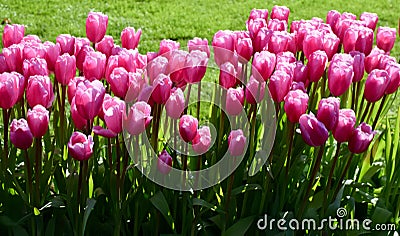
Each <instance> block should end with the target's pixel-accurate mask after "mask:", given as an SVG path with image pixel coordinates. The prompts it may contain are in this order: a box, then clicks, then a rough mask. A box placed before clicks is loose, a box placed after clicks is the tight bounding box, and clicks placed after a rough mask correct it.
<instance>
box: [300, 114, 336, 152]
mask: <svg viewBox="0 0 400 236" xmlns="http://www.w3.org/2000/svg"><path fill="white" fill-rule="evenodd" d="M299 123H300V130H301V136H302V137H303V140H304V142H305V143H306V144H308V145H310V146H313V147H317V146H322V145H324V144H325V142H326V140H327V139H328V136H329V134H328V130H327V129H326V128H325V125H324V124H323V123H322V122H320V121H319V120H317V118H316V117H315V116H314V114H313V113H310V114H303V115H301V116H300V119H299Z"/></svg>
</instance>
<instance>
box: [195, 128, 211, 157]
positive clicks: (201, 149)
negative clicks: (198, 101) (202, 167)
mask: <svg viewBox="0 0 400 236" xmlns="http://www.w3.org/2000/svg"><path fill="white" fill-rule="evenodd" d="M210 145H211V132H210V128H209V127H208V126H202V127H201V128H199V129H198V130H197V134H196V136H195V137H194V139H193V141H192V148H193V150H194V151H195V152H196V153H197V154H203V153H206V152H207V151H208V149H209V148H210Z"/></svg>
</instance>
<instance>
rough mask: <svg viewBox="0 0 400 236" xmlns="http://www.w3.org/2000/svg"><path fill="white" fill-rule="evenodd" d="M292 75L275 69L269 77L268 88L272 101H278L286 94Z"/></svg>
mask: <svg viewBox="0 0 400 236" xmlns="http://www.w3.org/2000/svg"><path fill="white" fill-rule="evenodd" d="M292 81H293V79H292V77H291V76H290V74H288V73H286V72H284V71H281V70H276V71H275V72H274V74H272V76H271V78H270V79H269V83H268V88H269V92H270V94H271V97H272V99H273V100H274V102H277V103H280V102H282V101H283V100H284V98H285V96H286V94H287V93H288V92H289V90H290V86H291V85H292Z"/></svg>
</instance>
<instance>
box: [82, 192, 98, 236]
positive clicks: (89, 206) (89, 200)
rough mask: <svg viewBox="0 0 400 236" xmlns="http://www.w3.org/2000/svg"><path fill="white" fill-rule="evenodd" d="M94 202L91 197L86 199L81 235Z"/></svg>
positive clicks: (83, 233) (83, 232)
mask: <svg viewBox="0 0 400 236" xmlns="http://www.w3.org/2000/svg"><path fill="white" fill-rule="evenodd" d="M95 204H96V200H95V199H93V198H89V199H88V200H87V204H86V207H85V213H84V214H83V228H82V235H85V228H86V223H87V220H88V219H89V216H90V213H91V212H92V210H93V208H94V205H95Z"/></svg>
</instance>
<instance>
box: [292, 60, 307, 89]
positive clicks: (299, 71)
mask: <svg viewBox="0 0 400 236" xmlns="http://www.w3.org/2000/svg"><path fill="white" fill-rule="evenodd" d="M293 81H296V82H303V84H304V86H305V87H308V84H309V79H308V67H307V66H305V65H304V64H303V62H301V61H297V62H296V66H295V67H294V71H293Z"/></svg>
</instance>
